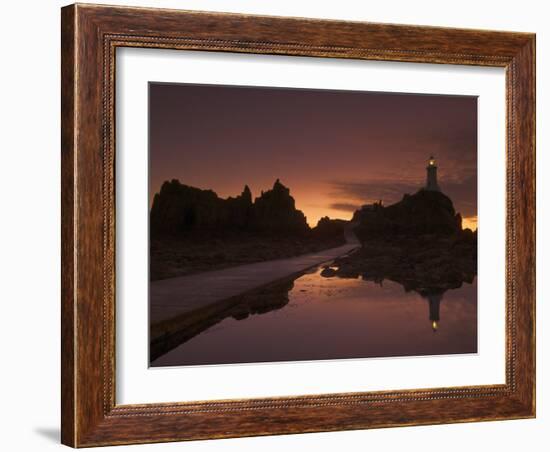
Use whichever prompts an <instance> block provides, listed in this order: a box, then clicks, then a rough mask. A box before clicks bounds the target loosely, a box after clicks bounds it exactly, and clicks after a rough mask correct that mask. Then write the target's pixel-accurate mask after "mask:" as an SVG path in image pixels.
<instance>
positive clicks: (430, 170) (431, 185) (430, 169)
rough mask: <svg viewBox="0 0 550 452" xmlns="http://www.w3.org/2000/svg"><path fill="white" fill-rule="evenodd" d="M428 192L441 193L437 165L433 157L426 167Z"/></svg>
mask: <svg viewBox="0 0 550 452" xmlns="http://www.w3.org/2000/svg"><path fill="white" fill-rule="evenodd" d="M426 190H430V191H441V190H440V189H439V185H438V184H437V165H436V164H435V158H434V157H433V155H432V156H430V159H429V160H428V166H427V167H426Z"/></svg>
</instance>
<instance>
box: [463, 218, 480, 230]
mask: <svg viewBox="0 0 550 452" xmlns="http://www.w3.org/2000/svg"><path fill="white" fill-rule="evenodd" d="M466 228H468V229H471V230H472V231H476V230H477V216H475V217H465V218H463V219H462V229H466Z"/></svg>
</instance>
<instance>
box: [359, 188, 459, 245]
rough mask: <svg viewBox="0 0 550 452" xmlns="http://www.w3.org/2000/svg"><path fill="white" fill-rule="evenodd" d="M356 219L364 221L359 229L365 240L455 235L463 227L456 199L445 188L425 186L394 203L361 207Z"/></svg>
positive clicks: (361, 237) (363, 240) (361, 236)
mask: <svg viewBox="0 0 550 452" xmlns="http://www.w3.org/2000/svg"><path fill="white" fill-rule="evenodd" d="M354 221H358V222H359V223H360V224H359V226H358V227H357V228H356V229H355V233H356V234H357V236H358V238H359V240H361V241H362V242H365V241H370V240H372V239H374V238H384V237H392V238H396V239H397V238H399V236H413V235H414V236H416V235H419V234H437V235H455V234H458V233H459V232H460V231H461V230H462V217H461V216H460V214H457V213H456V212H455V209H454V207H453V203H452V201H451V200H450V199H449V198H448V197H447V196H446V195H444V194H443V193H441V192H438V191H428V190H423V189H422V190H419V191H418V192H417V193H415V194H413V195H405V196H403V199H402V200H401V201H399V202H397V203H395V204H392V205H390V206H387V207H383V206H378V208H373V209H368V210H367V209H363V210H360V211H357V212H356V213H355V215H354Z"/></svg>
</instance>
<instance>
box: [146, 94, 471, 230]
mask: <svg viewBox="0 0 550 452" xmlns="http://www.w3.org/2000/svg"><path fill="white" fill-rule="evenodd" d="M149 89H150V92H149V104H150V109H149V114H150V129H149V140H150V187H149V198H150V199H149V202H150V203H151V201H152V197H153V196H154V194H155V193H156V192H158V191H159V189H160V186H161V185H162V182H164V181H165V180H170V179H179V180H180V182H182V183H184V184H187V185H192V186H194V187H198V188H203V189H212V190H214V191H215V192H216V193H217V194H218V196H220V197H223V198H225V197H228V196H236V195H238V194H240V193H241V192H242V190H243V187H244V185H245V184H248V186H249V187H250V189H251V190H252V196H253V197H256V196H259V195H260V191H261V190H267V189H270V188H271V187H272V186H273V182H274V181H275V180H276V179H277V178H279V179H280V180H281V182H282V183H283V184H284V185H286V186H287V187H289V188H290V193H291V195H292V196H293V197H294V199H295V200H296V207H297V208H298V209H300V210H302V211H303V212H304V214H305V215H306V217H307V220H308V223H309V224H310V225H311V226H315V224H316V223H317V221H318V220H319V218H321V217H323V216H325V215H328V216H329V217H331V218H343V219H350V218H351V216H352V214H353V211H354V210H356V209H357V208H358V207H360V206H361V205H362V204H366V203H370V202H373V201H376V200H380V199H381V200H382V201H383V202H384V204H386V205H387V204H391V203H393V202H396V201H399V200H400V199H401V198H402V197H403V194H405V193H414V192H416V191H417V190H418V189H419V188H421V187H422V186H424V184H425V180H426V169H425V167H426V164H427V160H428V158H429V157H430V155H432V154H433V155H434V156H435V157H436V160H437V164H438V166H439V169H438V179H439V185H440V187H441V190H442V191H443V193H445V194H446V195H448V196H449V197H450V198H451V199H452V200H453V202H454V205H455V209H456V210H457V211H458V212H460V213H461V214H462V216H463V218H464V222H463V225H464V227H470V228H475V227H476V220H477V201H476V198H477V98H476V97H471V96H440V95H417V94H394V93H375V92H355V91H329V90H298V89H286V88H255V87H254V88H251V87H228V86H211V85H185V84H158V83H151V84H150V88H149Z"/></svg>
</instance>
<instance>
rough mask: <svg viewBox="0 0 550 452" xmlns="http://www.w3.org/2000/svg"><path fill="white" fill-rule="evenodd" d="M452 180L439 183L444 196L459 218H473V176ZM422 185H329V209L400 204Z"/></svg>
mask: <svg viewBox="0 0 550 452" xmlns="http://www.w3.org/2000/svg"><path fill="white" fill-rule="evenodd" d="M452 176H453V177H452V178H451V177H444V178H440V179H439V185H440V187H441V190H442V191H443V193H444V194H446V195H447V196H449V198H451V200H452V201H453V204H454V206H455V210H456V211H457V212H460V213H461V215H462V216H463V217H475V216H477V174H476V172H475V170H474V171H463V172H461V173H460V174H453V175H452ZM424 184H425V181H424V180H416V181H414V180H411V181H403V179H399V180H398V179H383V180H372V181H333V182H331V183H330V187H331V189H332V193H331V197H332V198H333V199H334V198H335V199H336V200H335V201H334V202H333V203H332V204H331V205H330V207H331V208H333V209H338V210H345V211H352V210H355V209H356V208H357V206H358V205H363V204H367V203H372V202H375V201H378V200H382V201H383V203H384V204H386V205H388V204H393V203H395V202H398V201H400V200H401V199H402V198H403V195H404V194H406V193H409V194H412V193H416V192H417V191H418V190H419V189H420V188H422V187H423V186H424Z"/></svg>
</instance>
